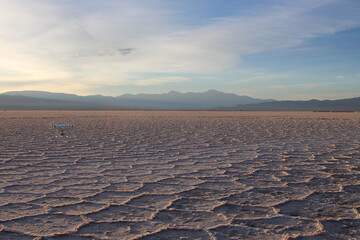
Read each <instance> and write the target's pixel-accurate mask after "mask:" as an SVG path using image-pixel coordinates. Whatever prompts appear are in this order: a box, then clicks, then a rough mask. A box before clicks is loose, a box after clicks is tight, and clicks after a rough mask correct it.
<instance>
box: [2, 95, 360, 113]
mask: <svg viewBox="0 0 360 240" xmlns="http://www.w3.org/2000/svg"><path fill="white" fill-rule="evenodd" d="M0 109H64V110H66V109H68V110H76V109H78V110H122V109H134V110H140V109H143V110H154V109H158V110H248V111H249V110H251V111H258V110H259V111H264V110H265V111H360V97H358V98H350V99H340V100H323V101H320V100H309V101H275V100H271V99H267V100H264V99H256V98H251V97H248V96H239V95H236V94H230V93H223V92H220V91H216V90H209V91H206V92H202V93H193V92H189V93H180V92H176V91H171V92H169V93H164V94H136V95H133V94H124V95H121V96H118V97H109V96H102V95H90V96H78V95H75V94H65V93H51V92H41V91H16V92H7V93H3V94H0Z"/></svg>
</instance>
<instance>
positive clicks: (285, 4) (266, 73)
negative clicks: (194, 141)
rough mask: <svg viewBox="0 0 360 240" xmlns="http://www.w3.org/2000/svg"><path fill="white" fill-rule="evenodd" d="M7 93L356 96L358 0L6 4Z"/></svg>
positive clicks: (1, 37) (2, 67)
mask: <svg viewBox="0 0 360 240" xmlns="http://www.w3.org/2000/svg"><path fill="white" fill-rule="evenodd" d="M1 6H2V7H1V8H0V41H1V44H0V51H1V54H2V57H1V58H0V92H6V91H15V90H42V91H52V92H66V93H75V94H79V95H89V94H103V95H112V96H117V95H121V94H123V93H163V92H168V91H171V90H177V91H181V92H203V91H206V90H208V89H217V90H220V91H225V92H231V93H236V94H240V95H249V96H253V97H258V98H274V99H312V98H318V99H339V98H350V97H358V96H360V68H359V66H360V50H359V49H360V14H358V12H359V10H360V1H358V0H296V1H290V0H241V1H240V0H226V1H222V0H182V1H178V0H79V1H72V0H57V1H53V0H32V1H29V0H1Z"/></svg>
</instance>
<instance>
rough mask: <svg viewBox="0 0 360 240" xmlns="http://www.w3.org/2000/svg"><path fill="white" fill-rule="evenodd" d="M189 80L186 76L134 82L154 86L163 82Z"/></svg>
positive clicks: (139, 84)
mask: <svg viewBox="0 0 360 240" xmlns="http://www.w3.org/2000/svg"><path fill="white" fill-rule="evenodd" d="M189 80H190V79H189V78H186V77H161V78H148V79H141V80H136V83H135V84H136V85H138V86H156V85H161V84H164V83H174V82H184V81H189Z"/></svg>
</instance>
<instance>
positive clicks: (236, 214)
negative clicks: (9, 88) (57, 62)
mask: <svg viewBox="0 0 360 240" xmlns="http://www.w3.org/2000/svg"><path fill="white" fill-rule="evenodd" d="M51 123H53V124H73V125H74V128H73V129H66V130H65V131H64V132H65V134H66V135H65V136H60V135H59V133H58V130H57V129H54V128H52V127H51V125H50V124H51ZM359 211H360V113H358V112H349V113H340V112H236V111H229V112H220V111H219V112H216V111H214V112H207V111H1V112H0V239H4V240H6V239H16V240H25V239H36V240H40V239H41V240H43V239H66V240H72V239H74V240H75V239H76V240H78V239H79V240H82V239H111V240H113V239H139V240H140V239H154V240H155V239H156V240H160V239H189V240H190V239H191V240H193V239H219V240H220V239H221V240H222V239H262V240H263V239H271V240H273V239H297V240H310V239H314V240H320V239H360V214H359Z"/></svg>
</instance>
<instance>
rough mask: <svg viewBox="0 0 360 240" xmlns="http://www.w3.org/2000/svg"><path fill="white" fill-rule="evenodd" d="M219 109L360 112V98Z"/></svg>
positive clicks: (247, 105) (269, 103) (274, 102)
mask: <svg viewBox="0 0 360 240" xmlns="http://www.w3.org/2000/svg"><path fill="white" fill-rule="evenodd" d="M218 109H219V110H220V109H221V110H246V111H252V110H254V111H257V110H258V111H360V97H357V98H348V99H338V100H317V99H312V100H307V101H271V102H264V103H257V104H246V105H241V104H239V105H236V106H233V107H225V108H218Z"/></svg>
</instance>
